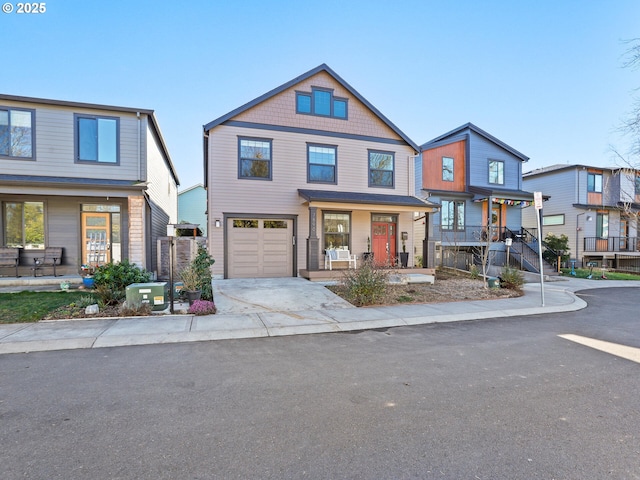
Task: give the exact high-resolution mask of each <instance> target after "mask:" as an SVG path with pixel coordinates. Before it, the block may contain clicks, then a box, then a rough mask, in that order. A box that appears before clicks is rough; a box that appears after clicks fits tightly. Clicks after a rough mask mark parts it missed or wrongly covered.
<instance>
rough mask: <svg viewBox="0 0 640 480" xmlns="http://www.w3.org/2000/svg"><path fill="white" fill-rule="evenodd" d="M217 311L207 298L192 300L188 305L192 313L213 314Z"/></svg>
mask: <svg viewBox="0 0 640 480" xmlns="http://www.w3.org/2000/svg"><path fill="white" fill-rule="evenodd" d="M217 311H218V309H217V308H216V306H215V304H214V303H213V302H210V301H209V300H194V301H193V304H192V305H191V306H190V307H189V313H191V314H192V315H213V314H215V313H216V312H217Z"/></svg>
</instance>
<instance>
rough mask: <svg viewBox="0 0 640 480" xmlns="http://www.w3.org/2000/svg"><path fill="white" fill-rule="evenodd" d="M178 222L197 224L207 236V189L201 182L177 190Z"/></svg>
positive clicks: (204, 235)
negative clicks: (179, 190)
mask: <svg viewBox="0 0 640 480" xmlns="http://www.w3.org/2000/svg"><path fill="white" fill-rule="evenodd" d="M178 223H191V224H195V225H198V228H199V229H200V232H202V236H203V237H206V236H207V191H206V190H205V189H204V185H202V184H201V183H198V184H197V185H193V186H192V187H189V188H186V189H184V190H182V191H181V192H178Z"/></svg>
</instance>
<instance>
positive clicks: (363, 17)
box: [0, 0, 640, 189]
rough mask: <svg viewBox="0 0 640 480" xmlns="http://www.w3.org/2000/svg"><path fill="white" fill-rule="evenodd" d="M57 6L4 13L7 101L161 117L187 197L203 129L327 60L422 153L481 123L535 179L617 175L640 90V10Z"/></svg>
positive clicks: (518, 4) (238, 0) (489, 2)
mask: <svg viewBox="0 0 640 480" xmlns="http://www.w3.org/2000/svg"><path fill="white" fill-rule="evenodd" d="M0 3H4V0H2V2H0ZM11 3H12V4H13V5H14V6H15V5H16V4H17V2H11ZM45 3H46V12H45V13H42V14H30V15H27V14H17V13H15V12H14V13H10V14H5V13H0V41H1V42H0V43H1V44H2V45H3V49H2V64H3V68H2V75H1V76H0V79H1V80H0V91H2V92H3V93H6V94H11V95H23V96H31V97H42V98H53V99H59V100H70V101H78V102H88V103H101V104H108V105H120V106H126V107H137V108H148V109H153V110H155V112H156V116H157V118H158V121H159V123H160V127H161V129H162V132H163V135H164V137H165V141H166V143H167V146H168V148H169V151H170V154H171V157H172V160H173V162H174V164H175V166H176V169H177V171H178V175H179V177H180V181H181V189H184V188H188V187H190V186H192V185H194V184H196V183H199V182H202V125H204V124H206V123H208V122H209V121H211V120H213V119H215V118H217V117H219V116H221V115H224V114H225V113H227V112H229V111H231V110H233V109H235V108H236V107H239V106H241V105H243V104H245V103H246V102H248V101H251V100H253V99H254V98H256V97H258V96H259V95H262V94H263V93H265V92H267V91H269V90H271V89H273V88H275V87H277V86H280V85H281V84H283V83H285V82H287V81H289V80H291V79H293V78H294V77H296V76H298V75H300V74H302V73H304V72H307V71H308V70H310V69H312V68H314V67H316V66H318V65H320V64H322V63H326V64H327V65H329V66H330V67H331V68H332V69H333V70H335V71H336V73H338V75H340V76H341V77H342V78H343V79H344V80H345V81H347V82H348V83H349V84H350V85H351V86H352V87H353V88H355V89H356V90H357V91H358V92H360V94H362V95H363V96H364V97H365V98H366V99H367V100H369V102H371V103H372V104H373V105H375V106H376V107H377V108H378V109H379V110H380V111H381V112H382V113H383V114H384V115H385V116H386V117H387V118H388V119H389V120H391V121H392V122H393V123H394V124H395V125H396V126H397V127H398V128H400V129H401V130H402V131H404V132H405V134H407V135H408V136H409V137H410V138H411V139H412V140H413V141H415V142H416V143H417V144H419V145H420V144H422V143H424V142H426V141H428V140H431V139H432V138H434V137H437V136H439V135H441V134H442V133H445V132H448V131H449V130H452V129H454V128H456V127H458V126H460V125H463V124H465V123H467V122H472V123H474V124H475V125H477V126H478V127H480V128H482V129H484V130H486V131H487V132H489V133H490V134H492V135H494V136H496V137H498V138H499V139H500V140H502V141H504V142H505V143H507V144H509V145H510V146H512V147H513V148H515V149H517V150H519V151H520V152H522V153H524V154H525V155H527V156H529V157H530V158H531V160H529V162H528V163H527V164H525V165H524V166H523V167H524V168H523V170H524V171H528V170H532V169H535V168H539V167H543V166H546V165H552V164H556V163H583V164H592V165H602V166H605V165H614V163H613V162H612V153H611V151H610V149H609V146H610V145H612V144H613V145H615V146H616V147H617V148H619V149H622V150H623V149H624V148H625V146H626V145H627V144H628V142H627V141H626V140H625V139H624V137H622V136H621V135H620V134H619V133H618V132H617V131H616V129H617V127H618V126H619V125H620V121H621V119H622V118H623V117H624V116H625V114H626V113H628V112H629V110H630V108H631V104H632V98H633V94H634V92H633V90H634V89H635V88H638V87H640V76H639V75H638V71H637V70H636V71H632V70H629V69H624V68H622V63H623V54H624V52H625V50H626V48H627V46H626V45H625V44H624V41H625V40H629V39H632V38H637V37H640V29H639V28H638V25H639V23H638V19H640V2H638V1H637V0H611V1H606V2H605V1H595V0H593V1H592V0H581V1H563V0H555V1H553V0H538V1H524V0H484V1H480V0H459V1H456V2H449V1H444V0H440V1H435V0H422V1H419V0H416V1H411V0H409V1H403V0H395V1H393V2H392V1H377V0H367V1H359V0H351V1H350V0H325V1H323V2H309V1H305V0H300V1H298V2H293V1H279V0H272V1H254V0H204V1H203V0H192V1H189V2H158V1H148V0H140V1H136V0H129V1H121V0H109V1H102V2H100V1H86V0H49V1H47V2H45ZM636 93H637V92H636Z"/></svg>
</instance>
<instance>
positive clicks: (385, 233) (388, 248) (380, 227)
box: [372, 222, 396, 266]
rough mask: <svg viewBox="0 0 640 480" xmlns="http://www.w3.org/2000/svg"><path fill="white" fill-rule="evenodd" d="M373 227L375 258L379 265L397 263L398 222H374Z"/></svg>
mask: <svg viewBox="0 0 640 480" xmlns="http://www.w3.org/2000/svg"><path fill="white" fill-rule="evenodd" d="M372 229H373V244H372V250H373V260H374V261H375V262H376V263H377V264H378V265H391V266H394V265H395V264H396V224H395V223H387V222H374V223H373V224H372Z"/></svg>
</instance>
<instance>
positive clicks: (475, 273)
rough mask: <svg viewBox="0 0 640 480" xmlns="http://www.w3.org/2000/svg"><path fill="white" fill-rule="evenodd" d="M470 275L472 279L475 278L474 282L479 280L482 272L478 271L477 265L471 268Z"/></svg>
mask: <svg viewBox="0 0 640 480" xmlns="http://www.w3.org/2000/svg"><path fill="white" fill-rule="evenodd" d="M469 273H470V274H471V278H473V279H474V280H477V279H479V278H480V270H479V269H478V266H477V265H471V268H470V269H469Z"/></svg>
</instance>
